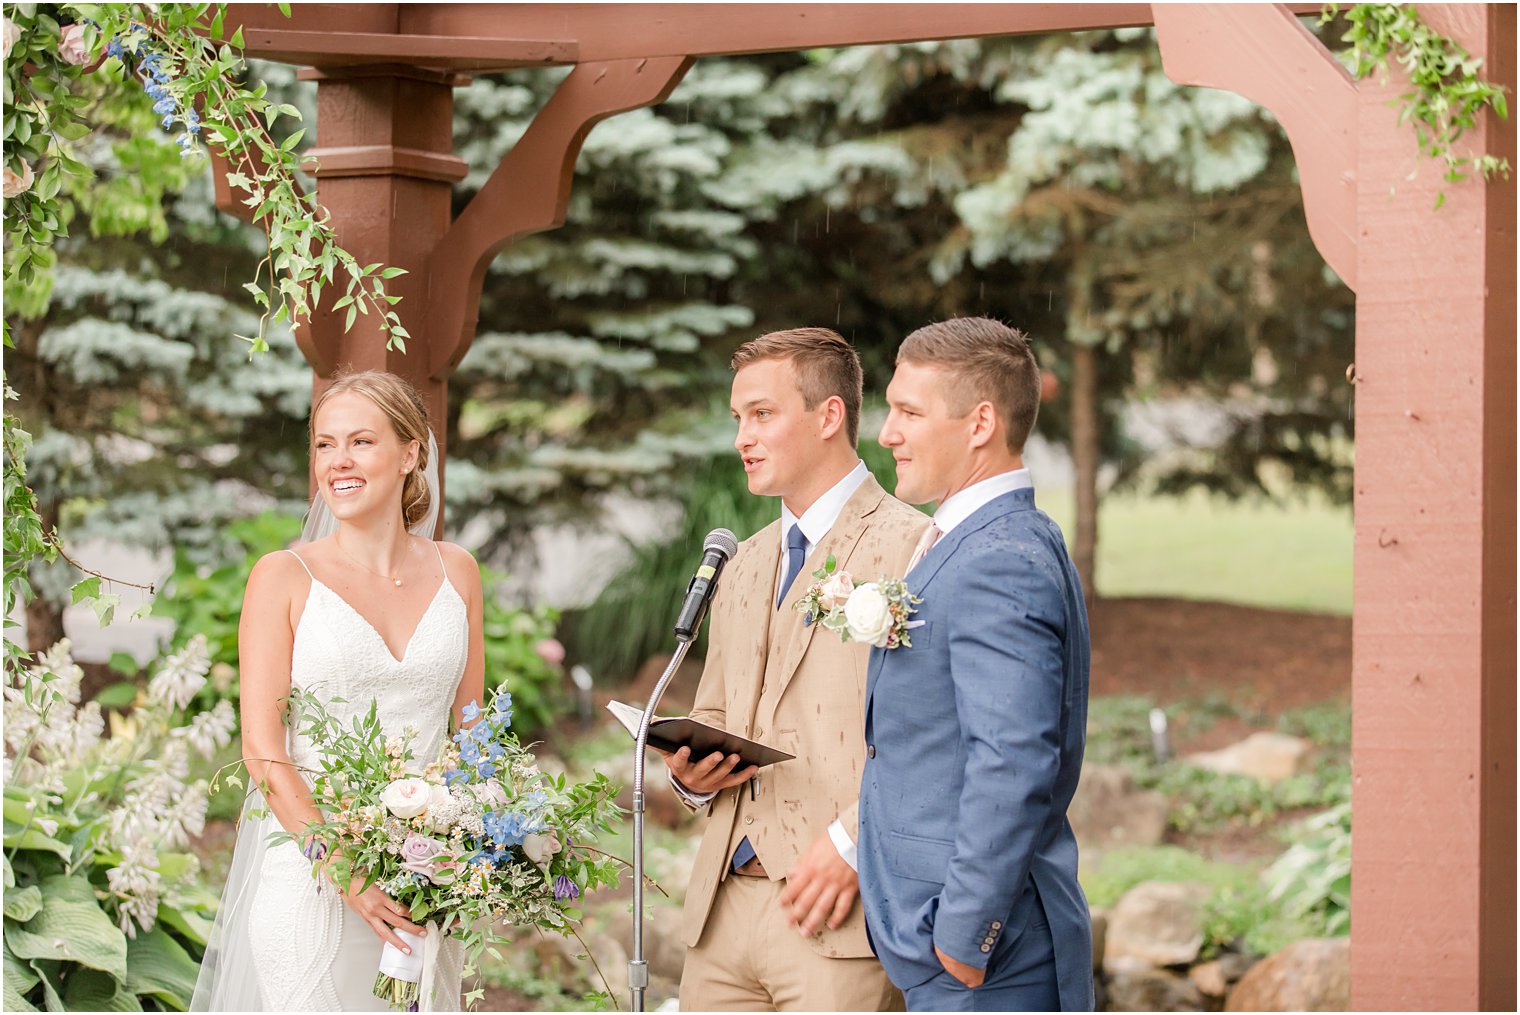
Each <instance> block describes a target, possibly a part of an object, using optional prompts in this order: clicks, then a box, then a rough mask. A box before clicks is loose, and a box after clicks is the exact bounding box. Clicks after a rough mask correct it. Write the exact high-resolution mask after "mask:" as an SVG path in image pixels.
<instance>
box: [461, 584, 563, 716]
mask: <svg viewBox="0 0 1520 1015" xmlns="http://www.w3.org/2000/svg"><path fill="white" fill-rule="evenodd" d="M480 577H481V583H482V585H483V586H484V587H485V626H484V630H485V655H486V693H487V695H489V694H490V692H492V691H494V690H495V689H496V688H498V687H505V688H506V690H508V691H509V692H511V694H512V710H513V714H514V716H515V718H514V720H513V726H514V727H515V728H516V729H517V730H518V731H519V732H520V733H521V734H522V735H523V736H524V737H525V738H527V737H532V736H534V735H536V734H538V733H541V732H543V731H544V730H545V729H547V728H548V727H549V726H550V725H552V724H553V722H554V720H555V719H557V718H558V717H559V716H561V715H563V714H564V713H565V711H566V710H567V709H568V708H570V707H571V705H572V702H571V701H570V696H569V694H568V692H567V691H566V688H565V681H564V678H563V676H562V674H560V673H559V672H558V670H557V669H555V668H554V667H551V666H550V665H549V664H548V663H547V662H545V661H544V658H543V656H541V655H540V654H539V652H538V646H539V644H540V643H541V642H544V641H546V640H548V639H550V638H553V637H554V630H555V627H556V625H557V624H558V623H559V611H558V610H555V609H553V608H551V607H544V606H540V607H535V608H529V609H517V608H515V607H510V606H508V605H507V604H506V598H505V596H504V595H503V594H502V593H501V591H500V586H501V584H502V582H504V581H505V580H506V576H505V575H499V574H496V573H495V572H493V571H491V570H490V569H489V568H482V569H481V574H480Z"/></svg>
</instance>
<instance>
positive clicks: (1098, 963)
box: [1089, 908, 1108, 972]
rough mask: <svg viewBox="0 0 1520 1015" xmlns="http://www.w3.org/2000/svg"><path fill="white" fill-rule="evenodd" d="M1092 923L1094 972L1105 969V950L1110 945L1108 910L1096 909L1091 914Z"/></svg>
mask: <svg viewBox="0 0 1520 1015" xmlns="http://www.w3.org/2000/svg"><path fill="white" fill-rule="evenodd" d="M1089 916H1090V917H1091V922H1092V949H1093V972H1097V971H1098V970H1100V969H1102V968H1103V950H1104V948H1106V947H1107V945H1108V910H1106V909H1101V908H1094V909H1093V910H1092V911H1091V912H1090V913H1089Z"/></svg>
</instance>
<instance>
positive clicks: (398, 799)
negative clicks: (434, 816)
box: [380, 779, 431, 819]
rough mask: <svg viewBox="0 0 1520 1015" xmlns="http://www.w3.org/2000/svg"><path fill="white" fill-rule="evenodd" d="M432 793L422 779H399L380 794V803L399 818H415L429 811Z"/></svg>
mask: <svg viewBox="0 0 1520 1015" xmlns="http://www.w3.org/2000/svg"><path fill="white" fill-rule="evenodd" d="M430 793H431V787H429V786H428V784H427V783H426V782H424V781H422V780H421V779H397V780H396V781H395V782H393V783H391V784H390V785H389V786H387V787H385V789H384V790H382V791H381V792H380V802H381V803H382V804H384V805H385V809H386V810H388V811H390V812H391V813H392V814H394V815H396V817H398V818H402V819H406V818H415V817H416V816H417V815H419V814H421V813H422V812H423V811H425V810H427V806H428V797H429V795H430Z"/></svg>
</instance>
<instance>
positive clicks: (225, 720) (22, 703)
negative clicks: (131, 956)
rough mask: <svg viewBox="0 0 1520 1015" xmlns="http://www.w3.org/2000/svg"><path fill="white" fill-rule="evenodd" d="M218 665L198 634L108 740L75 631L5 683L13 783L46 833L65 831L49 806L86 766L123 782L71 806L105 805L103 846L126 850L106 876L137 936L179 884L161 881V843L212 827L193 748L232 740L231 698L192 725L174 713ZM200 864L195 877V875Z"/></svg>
mask: <svg viewBox="0 0 1520 1015" xmlns="http://www.w3.org/2000/svg"><path fill="white" fill-rule="evenodd" d="M209 669H210V656H209V653H208V650H207V646H206V641H205V639H204V638H203V637H200V636H197V637H195V638H193V639H191V641H190V643H189V644H187V645H186V646H185V648H184V649H183V650H182V651H180V652H179V653H177V654H175V655H174V656H172V657H170V658H169V659H167V660H166V661H165V662H164V664H163V666H161V667H160V668H159V670H158V672H157V673H156V674H155V675H154V677H153V678H152V680H150V681H149V683H148V690H147V696H146V701H145V702H143V703H140V705H139V707H138V708H136V709H135V710H133V711H132V712H130V713H128V714H127V715H125V716H122V717H121V719H120V722H119V723H117V721H116V720H115V719H114V718H113V723H112V728H113V736H112V737H111V738H110V739H109V740H107V739H103V736H104V733H105V717H104V715H103V714H102V713H101V709H100V706H99V704H98V703H96V702H88V703H86V704H85V705H83V706H81V705H80V704H79V698H80V681H81V680H82V678H83V676H84V671H83V670H82V669H81V668H80V667H79V666H78V665H76V664H75V663H74V660H73V657H72V655H71V654H70V644H69V642H68V640H67V639H64V640H63V641H60V642H59V643H58V644H56V645H54V646H53V647H52V648H51V649H49V650H47V651H46V652H43V653H41V654H40V655H39V656H38V658H37V662H36V664H35V665H33V666H32V667H30V668H29V669H27V670H25V671H24V672H23V673H21V674H20V677H19V680H18V681H17V682H16V683H15V684H12V683H9V682H8V683H7V684H6V686H5V688H4V698H5V706H6V707H5V742H6V747H7V748H8V755H9V756H8V757H7V758H6V759H5V762H6V764H5V773H4V775H5V780H6V784H7V786H12V785H14V786H16V787H18V788H24V789H26V790H28V791H30V798H29V799H28V801H27V803H28V805H29V806H30V807H31V808H32V809H33V813H34V814H35V815H36V816H35V817H34V818H33V822H32V824H33V827H35V828H37V829H38V830H39V831H41V832H42V833H43V834H45V835H49V836H52V835H56V834H58V829H59V825H58V822H57V820H56V819H55V818H54V817H49V816H48V811H49V809H50V808H52V807H56V806H58V805H60V804H61V803H62V796H63V793H64V776H65V775H69V774H73V773H80V774H82V775H83V777H84V778H85V780H86V785H87V786H88V785H90V784H91V783H93V784H94V785H96V786H108V785H119V786H120V787H121V794H122V795H121V797H120V799H119V800H117V799H115V798H114V793H113V792H112V791H111V790H105V791H102V792H106V793H108V794H111V796H112V799H108V800H105V801H103V802H102V801H101V799H100V798H99V796H97V795H96V793H94V792H84V793H83V794H82V795H80V796H79V797H78V799H72V800H71V806H72V807H73V808H74V809H75V810H77V809H78V808H79V807H81V806H83V807H94V808H96V809H97V813H98V812H99V811H101V810H103V811H104V814H103V816H104V817H105V818H106V819H107V827H108V829H109V836H108V838H107V840H106V841H105V842H103V843H102V844H101V848H102V849H103V850H104V851H106V852H111V851H115V852H119V853H120V854H121V857H122V860H121V863H120V864H119V865H117V866H116V867H113V868H111V869H110V870H109V871H107V874H106V879H107V884H108V885H109V887H110V891H111V894H112V895H113V896H114V897H115V899H116V903H117V907H116V908H117V913H118V915H119V917H120V920H121V924H122V930H123V931H124V932H126V933H127V934H129V935H134V936H135V934H136V931H137V929H139V928H140V929H142V930H150V929H152V927H153V924H154V920H155V917H156V914H157V912H158V904H159V898H160V896H161V895H162V894H163V892H164V891H165V890H167V889H169V888H171V887H172V886H165V885H164V884H163V883H162V874H161V873H160V871H159V870H158V856H159V852H160V851H161V850H174V849H180V848H182V847H184V846H186V845H188V844H189V842H190V840H191V839H192V838H193V837H195V836H198V835H200V834H201V832H202V831H203V830H204V828H205V824H206V805H207V787H206V784H205V783H204V782H196V783H193V784H187V780H188V778H189V775H190V752H191V751H192V750H194V751H196V752H198V753H200V754H202V755H203V756H206V757H210V756H211V755H212V754H214V753H215V752H216V751H217V750H219V749H220V748H222V747H225V746H226V745H227V744H228V743H230V742H231V739H232V731H233V727H234V725H235V722H236V716H235V715H234V713H233V709H232V706H231V704H230V703H228V702H226V701H222V702H220V703H218V705H217V706H216V707H215V708H214V709H212V710H211V711H210V712H207V713H205V714H203V715H199V716H196V717H195V718H193V719H192V720H190V722H189V723H188V724H186V725H184V726H180V727H175V726H173V720H174V713H175V712H176V711H177V710H179V709H183V708H184V707H185V706H186V705H187V704H188V703H189V702H190V700H191V699H192V698H194V696H195V693H196V692H197V691H199V690H200V688H201V687H202V686H203V685H204V684H205V682H206V673H207V671H208V670H209ZM113 772H114V773H115V777H114V778H112V774H113ZM194 866H195V865H194V864H192V865H191V870H190V871H189V872H187V874H186V877H193V875H194Z"/></svg>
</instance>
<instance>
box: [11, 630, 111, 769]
mask: <svg viewBox="0 0 1520 1015" xmlns="http://www.w3.org/2000/svg"><path fill="white" fill-rule="evenodd" d="M71 648H72V646H71V645H70V643H69V640H68V639H67V638H64V639H63V640H61V641H59V642H58V644H56V645H54V646H53V647H52V648H50V649H48V650H47V651H46V652H43V653H41V654H40V655H39V656H38V657H37V662H36V664H35V665H33V666H31V667H29V668H28V669H27V670H25V671H23V672H22V674H21V677H20V684H19V685H16V684H10V683H7V684H6V686H5V691H4V694H5V744H6V747H7V748H9V750H10V752H11V753H12V754H13V755H14V756H15V759H16V760H15V761H14V762H13V765H14V766H15V770H16V775H18V776H19V777H20V778H21V779H23V780H24V781H25V782H27V783H28V784H31V785H34V786H36V787H37V788H39V789H41V790H42V791H44V792H46V793H53V794H58V793H62V792H63V777H64V775H65V774H67V773H68V772H70V771H73V770H75V769H78V768H80V767H82V766H83V765H84V759H85V756H86V755H87V754H89V753H90V752H91V751H92V750H94V748H95V747H96V746H97V745H98V744H99V743H100V737H101V734H102V733H104V732H105V717H104V716H103V715H102V714H101V711H100V706H99V705H98V704H96V703H95V702H93V701H92V702H89V703H88V704H86V705H85V706H84V707H83V708H80V707H79V684H80V681H81V680H82V679H83V678H84V670H83V669H81V668H80V667H79V666H78V665H77V664H75V662H74V659H73V656H72V655H71V654H70V653H71ZM7 760H9V759H7ZM11 774H12V773H11V772H9V771H8V772H6V781H7V782H9V781H10V779H11Z"/></svg>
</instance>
